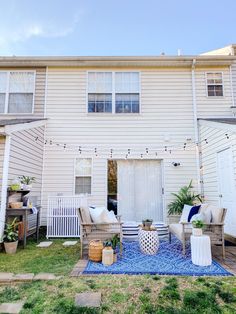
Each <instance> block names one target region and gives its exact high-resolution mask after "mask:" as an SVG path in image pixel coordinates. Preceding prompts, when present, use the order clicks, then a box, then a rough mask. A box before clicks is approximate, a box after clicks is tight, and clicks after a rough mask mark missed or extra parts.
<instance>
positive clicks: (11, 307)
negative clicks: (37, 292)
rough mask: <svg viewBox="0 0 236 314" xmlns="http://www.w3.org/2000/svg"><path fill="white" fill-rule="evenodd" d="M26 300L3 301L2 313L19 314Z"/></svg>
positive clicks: (0, 308) (0, 306)
mask: <svg viewBox="0 0 236 314" xmlns="http://www.w3.org/2000/svg"><path fill="white" fill-rule="evenodd" d="M23 305H24V302H17V303H2V304H0V313H8V314H18V313H20V311H21V310H22V308H23Z"/></svg>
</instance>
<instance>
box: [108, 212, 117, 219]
mask: <svg viewBox="0 0 236 314" xmlns="http://www.w3.org/2000/svg"><path fill="white" fill-rule="evenodd" d="M108 216H109V220H110V222H118V220H117V218H116V216H115V213H114V211H113V210H110V211H108Z"/></svg>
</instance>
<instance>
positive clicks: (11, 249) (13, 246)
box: [4, 241, 18, 254]
mask: <svg viewBox="0 0 236 314" xmlns="http://www.w3.org/2000/svg"><path fill="white" fill-rule="evenodd" d="M17 246H18V241H15V242H4V247H5V251H6V253H7V254H15V253H16V250H17Z"/></svg>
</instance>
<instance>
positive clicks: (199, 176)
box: [192, 59, 203, 195]
mask: <svg viewBox="0 0 236 314" xmlns="http://www.w3.org/2000/svg"><path fill="white" fill-rule="evenodd" d="M196 63H197V61H196V59H193V61H192V102H193V124H194V140H195V143H196V166H197V184H198V191H199V192H201V195H203V185H202V178H201V172H200V167H201V162H200V150H199V145H200V141H199V128H198V119H197V100H196V85H195V67H196Z"/></svg>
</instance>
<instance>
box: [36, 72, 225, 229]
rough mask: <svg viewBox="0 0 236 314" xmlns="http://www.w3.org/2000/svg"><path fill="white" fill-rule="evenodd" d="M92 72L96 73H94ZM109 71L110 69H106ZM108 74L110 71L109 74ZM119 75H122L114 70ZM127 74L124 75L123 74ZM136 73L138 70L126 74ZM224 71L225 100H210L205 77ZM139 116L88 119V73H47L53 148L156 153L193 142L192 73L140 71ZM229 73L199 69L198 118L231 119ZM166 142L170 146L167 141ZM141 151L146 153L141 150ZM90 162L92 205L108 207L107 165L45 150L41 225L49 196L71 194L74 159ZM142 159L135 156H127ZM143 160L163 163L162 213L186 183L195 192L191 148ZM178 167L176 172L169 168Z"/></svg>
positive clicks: (48, 132) (49, 131)
mask: <svg viewBox="0 0 236 314" xmlns="http://www.w3.org/2000/svg"><path fill="white" fill-rule="evenodd" d="M94 70H95V71H96V69H94ZM100 70H101V69H100ZM109 70H110V69H109ZM109 70H108V71H109ZM114 70H118V71H122V69H114ZM126 70H127V69H126ZM130 70H131V71H137V69H130ZM209 70H211V71H212V70H215V71H223V73H224V74H223V75H224V84H225V86H224V89H225V91H226V92H225V95H224V97H222V98H221V99H215V100H213V99H208V98H207V96H206V82H205V72H207V71H209ZM140 78H141V114H138V115H137V114H135V115H130V114H128V115H125V114H120V115H118V114H88V113H87V104H86V88H87V71H86V70H82V69H79V68H49V69H48V91H47V112H46V116H47V118H49V120H48V123H47V130H46V138H47V139H49V140H50V139H51V140H52V141H55V142H60V143H66V144H77V145H81V146H82V147H83V146H85V147H86V146H88V145H89V146H92V147H96V146H97V147H98V148H99V147H101V146H103V145H104V146H106V147H110V148H113V149H115V148H116V147H122V148H124V149H128V148H129V147H130V146H131V147H132V146H136V147H155V146H158V147H160V145H163V147H164V146H165V145H167V146H171V145H176V144H177V145H178V144H179V145H180V146H181V145H183V143H184V142H185V141H186V139H187V138H192V140H193V141H194V123H193V107H192V78H191V69H186V68H183V69H181V68H169V69H168V68H153V69H144V68H143V69H140ZM229 82H230V80H229V69H228V68H220V69H219V68H217V69H212V68H209V69H197V70H196V93H197V106H199V113H198V116H202V117H206V116H208V117H211V116H217V115H223V116H228V117H230V116H231V111H230V110H229V107H230V105H231V103H230V102H231V99H230V95H231V94H230V84H229ZM168 138H169V141H168V140H167V141H165V140H166V139H168ZM144 149H145V148H144ZM79 157H83V158H86V157H93V177H92V196H91V198H90V202H91V203H93V204H98V205H106V197H107V159H108V158H109V153H107V154H106V156H99V152H98V157H95V155H94V154H92V155H91V154H88V153H86V152H82V154H81V155H80V154H79V152H78V151H76V150H75V149H70V148H69V147H68V146H67V148H66V149H65V150H64V149H63V148H61V147H56V146H54V145H51V146H50V145H46V147H45V166H44V176H43V180H44V181H43V212H42V223H43V224H45V223H46V209H47V199H48V196H49V195H57V194H58V193H63V194H64V195H73V194H74V170H75V169H74V164H75V158H79ZM124 157H125V154H124V153H122V154H119V153H117V154H114V155H113V159H120V158H122V159H123V158H124ZM129 158H130V159H132V158H134V159H135V158H138V159H139V158H140V155H138V156H134V155H132V156H130V157H129ZM144 158H150V159H156V158H158V159H161V160H163V177H164V183H163V187H164V188H165V195H164V203H165V207H166V206H167V204H168V203H169V202H170V201H171V200H172V199H173V196H172V195H171V193H172V192H176V191H178V189H179V188H180V187H181V186H183V185H185V184H187V183H189V181H190V180H191V179H193V180H194V181H193V182H194V185H195V187H196V180H197V168H196V154H195V147H193V146H192V148H191V149H190V150H186V151H178V152H176V151H173V152H172V154H169V153H164V152H161V153H158V157H156V156H155V155H154V154H149V156H148V157H147V156H144ZM173 161H177V162H180V163H181V166H180V167H178V168H175V167H173V166H172V162H173Z"/></svg>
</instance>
